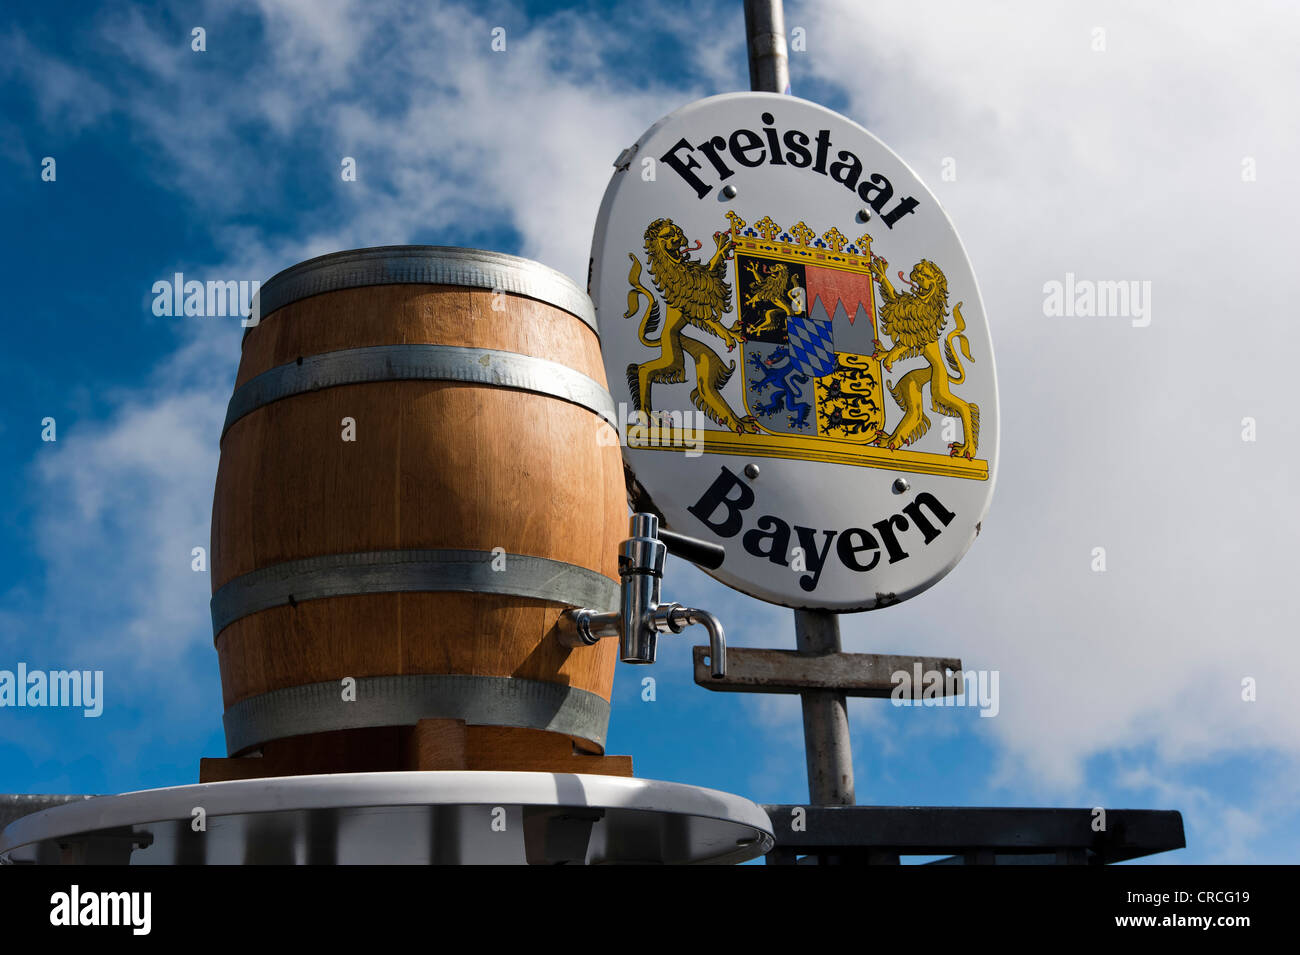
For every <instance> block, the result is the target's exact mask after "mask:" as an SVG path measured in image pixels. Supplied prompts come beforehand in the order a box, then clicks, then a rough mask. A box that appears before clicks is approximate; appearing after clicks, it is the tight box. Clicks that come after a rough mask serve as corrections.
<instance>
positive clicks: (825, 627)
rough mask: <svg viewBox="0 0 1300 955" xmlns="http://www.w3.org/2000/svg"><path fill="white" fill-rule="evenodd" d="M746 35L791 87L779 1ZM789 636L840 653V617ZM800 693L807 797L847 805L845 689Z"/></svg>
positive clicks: (757, 56)
mask: <svg viewBox="0 0 1300 955" xmlns="http://www.w3.org/2000/svg"><path fill="white" fill-rule="evenodd" d="M745 37H746V41H747V42H746V44H745V48H746V50H747V51H748V53H749V86H750V89H753V90H757V91H759V92H768V93H788V92H790V58H789V54H788V53H787V51H786V43H785V9H784V6H783V5H782V2H781V0H745ZM794 635H795V645H796V646H797V647H798V649H799V652H800V653H805V654H808V655H810V656H819V655H821V654H824V653H839V652H840V621H839V618H838V617H837V616H836V615H835V614H833V613H830V612H829V611H825V610H796V611H795V612H794ZM799 695H800V697H802V699H803V740H804V749H805V753H806V756H807V760H808V798H809V800H810V801H811V802H813V803H814V804H816V805H822V806H851V805H853V803H854V800H855V796H854V793H853V749H852V747H851V745H850V744H849V718H848V711H847V709H846V706H845V701H844V694H843V693H836V692H834V691H831V690H806V691H804V692H802V693H800V694H799Z"/></svg>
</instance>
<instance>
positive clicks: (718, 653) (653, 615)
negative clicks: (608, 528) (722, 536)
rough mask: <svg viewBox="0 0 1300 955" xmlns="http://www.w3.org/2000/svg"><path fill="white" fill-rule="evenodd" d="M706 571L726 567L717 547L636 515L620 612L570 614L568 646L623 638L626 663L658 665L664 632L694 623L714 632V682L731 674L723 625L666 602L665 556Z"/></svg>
mask: <svg viewBox="0 0 1300 955" xmlns="http://www.w3.org/2000/svg"><path fill="white" fill-rule="evenodd" d="M669 551H672V553H673V554H675V555H676V556H678V557H682V558H685V559H686V560H690V561H692V562H693V563H697V564H701V565H703V566H705V567H710V568H716V567H719V566H721V564H722V558H723V556H724V555H725V552H724V551H723V549H722V548H721V547H719V546H717V545H716V544H710V543H707V542H705V541H701V540H696V539H695V538H693V537H686V536H684V535H682V534H674V533H673V532H672V531H661V530H660V529H659V518H657V517H655V516H654V515H653V514H643V513H642V514H633V515H632V536H631V537H629V538H628V539H627V540H625V541H623V544H622V546H620V547H619V549H618V575H619V577H620V578H621V579H622V581H623V585H622V588H621V590H620V598H621V599H620V607H619V609H618V610H611V611H600V610H586V609H584V610H566V611H564V613H563V614H562V615H561V616H560V620H559V623H558V624H557V626H558V629H559V633H560V642H561V643H563V644H564V645H565V646H566V647H590V646H593V645H594V644H595V643H596V641H598V640H600V639H601V638H602V637H618V642H619V656H620V657H621V659H622V660H623V662H624V663H654V662H655V650H656V649H657V645H658V642H659V634H661V633H681V632H682V631H683V630H685V629H686V628H687V627H689V626H691V625H692V624H699V625H700V626H702V627H704V628H705V629H706V630H708V632H709V666H710V668H711V671H712V675H713V676H714V678H721V677H724V676H726V675H727V638H726V633H725V632H724V631H723V629H722V622H721V621H720V620H718V618H717V617H715V616H714V615H713V614H711V613H709V612H708V611H707V610H696V609H693V608H690V607H683V606H682V605H681V604H678V603H660V602H659V587H660V584H661V583H662V581H663V575H664V556H665V555H666V554H667V553H668V552H669Z"/></svg>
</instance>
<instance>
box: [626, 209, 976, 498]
mask: <svg viewBox="0 0 1300 955" xmlns="http://www.w3.org/2000/svg"><path fill="white" fill-rule="evenodd" d="M727 219H728V220H729V225H728V227H727V228H725V229H723V230H720V231H719V232H716V233H715V234H714V235H713V237H712V241H713V246H714V249H713V251H712V253H711V255H710V257H709V258H708V259H707V260H703V261H702V260H701V259H699V258H697V257H696V256H695V255H694V253H697V252H699V251H700V249H702V248H703V243H702V242H701V241H699V240H697V241H695V242H694V244H693V245H692V244H691V242H690V241H689V239H688V238H687V236H686V235H685V234H684V233H683V231H682V230H681V228H679V227H678V226H677V225H676V224H675V223H674V222H673V221H672V220H671V219H667V218H661V219H656V220H654V221H653V222H651V223H650V224H649V225H648V227H647V228H646V230H645V235H644V245H645V249H644V252H645V259H646V271H648V273H649V282H650V284H652V285H653V286H654V287H655V291H656V292H657V293H658V295H656V294H655V292H652V291H651V290H650V289H649V288H648V287H647V285H646V283H645V282H643V281H642V275H643V269H642V263H641V259H640V258H639V257H638V256H637V255H636V254H635V253H629V257H630V258H631V260H632V267H631V271H630V273H629V275H628V282H629V285H630V290H629V292H628V309H627V312H626V314H625V317H626V318H635V319H637V320H638V322H639V327H638V332H639V337H640V341H641V344H642V345H644V346H645V347H646V348H648V349H656V350H657V354H656V355H653V356H652V357H649V358H648V359H647V360H646V361H643V362H640V363H633V364H631V365H629V366H628V368H627V383H628V389H629V393H630V396H631V399H632V405H633V407H634V408H635V409H636V410H637V411H640V412H644V413H645V414H646V415H648V416H650V420H654V418H655V415H656V409H655V386H656V385H664V384H672V383H681V382H688V381H693V383H694V387H693V389H692V391H691V393H690V399H691V402H692V403H693V404H694V406H695V407H696V408H697V409H698V410H699V411H701V412H702V413H703V414H704V415H705V416H706V417H707V418H708V420H709V421H711V422H713V423H714V424H715V425H717V426H718V429H717V430H708V431H706V434H705V438H704V448H703V450H704V451H706V452H715V453H727V454H748V455H753V456H759V457H786V458H796V459H801V460H820V461H830V462H834V463H840V464H856V465H861V466H865V467H877V468H887V469H896V470H907V471H916V472H924V473H933V474H943V475H948V476H953V477H965V478H972V479H976V480H987V478H988V465H987V462H986V461H982V460H980V459H978V458H977V457H976V453H977V450H978V447H979V407H978V406H977V405H975V404H973V403H971V402H968V401H966V400H964V399H963V398H960V397H959V396H957V395H956V394H955V393H954V392H953V388H954V387H955V386H957V385H960V384H961V383H962V382H963V381H965V376H966V372H965V368H964V366H963V364H962V358H963V357H964V358H965V360H966V362H967V363H973V362H974V359H973V357H972V356H971V352H970V344H969V342H968V340H967V338H966V335H965V334H964V333H965V328H966V325H965V322H964V320H963V319H962V315H961V304H962V303H960V302H958V303H957V304H956V305H955V306H953V308H952V310H951V317H952V319H953V322H954V327H953V328H952V329H951V330H950V331H949V332H948V333H947V335H946V336H945V335H944V329H945V326H946V325H947V323H948V319H949V307H948V284H947V279H946V277H945V276H944V273H943V271H942V270H941V269H940V268H939V266H938V265H936V264H935V263H933V262H930V261H929V260H926V259H922V260H921V261H920V262H918V263H916V265H915V266H914V267H913V268H912V271H911V274H910V276H908V277H904V276H903V273H902V272H901V271H900V272H899V273H898V278H899V280H900V282H902V283H903V284H904V285H906V286H907V289H906V290H905V291H902V292H900V291H897V290H896V289H895V287H894V285H893V282H892V281H891V280H890V278H889V275H888V273H887V271H886V270H887V266H888V263H887V262H886V261H885V260H884V259H883V258H881V257H879V256H877V255H875V254H874V253H873V252H872V249H871V242H872V240H871V236H870V235H862V236H860V237H859V238H858V239H856V240H855V241H853V242H850V241H849V240H848V239H847V238H846V237H845V236H844V235H843V233H841V232H840V231H839V230H838V229H836V228H834V227H832V228H831V229H830V230H829V231H827V232H826V233H824V234H823V235H821V236H820V237H819V236H818V235H817V233H816V232H814V231H813V230H812V229H811V228H809V227H808V226H807V225H806V224H805V223H804V222H798V223H796V224H795V225H793V226H791V227H790V228H789V229H784V230H783V229H782V228H781V227H780V226H779V225H777V223H776V222H774V221H773V220H772V219H771V217H769V216H764V217H763V218H762V219H760V220H759V221H758V222H756V223H754V224H753V225H749V224H748V223H746V222H745V221H744V220H743V219H741V218H740V217H739V216H738V215H736V214H735V213H734V212H729V213H728V214H727ZM877 301H879V306H877ZM727 315H730V316H731V320H730V321H727V320H726V319H725V318H724V316H727ZM692 332H695V333H696V334H692ZM709 339H716V341H715V342H713V341H710V340H709ZM885 341H887V342H888V344H885V343H884V342H885ZM715 345H716V346H718V347H717V348H715ZM718 348H723V349H725V352H726V357H723V354H721V353H720V352H719V350H718ZM737 348H739V352H737V351H736V350H737ZM918 360H919V361H918ZM895 366H899V367H897V368H896V367H895ZM733 379H736V380H735V381H733ZM927 390H928V392H929V394H928V398H927V395H926V392H927ZM886 392H888V396H886ZM927 401H928V404H929V407H930V408H931V409H932V410H933V411H935V412H938V413H939V414H940V415H942V416H944V418H945V434H944V435H943V437H944V439H945V440H946V453H944V451H943V450H931V451H922V450H919V449H917V450H913V449H912V446H913V445H915V444H916V443H917V442H919V441H921V439H922V438H924V437H925V435H926V433H927V432H928V431H929V430H930V428H931V425H932V422H931V420H930V417H929V416H928V415H927V414H926V404H927ZM949 433H951V439H950V440H949V437H950V435H949ZM672 443H673V442H672V441H671V440H669V441H666V442H663V445H664V446H670V445H671V444H672ZM930 443H931V445H933V442H932V441H931V442H930ZM942 447H943V445H940V448H942Z"/></svg>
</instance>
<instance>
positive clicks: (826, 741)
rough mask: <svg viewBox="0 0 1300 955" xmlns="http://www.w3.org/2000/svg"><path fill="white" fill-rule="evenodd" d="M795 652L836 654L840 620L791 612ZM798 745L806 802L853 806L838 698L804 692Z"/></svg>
mask: <svg viewBox="0 0 1300 955" xmlns="http://www.w3.org/2000/svg"><path fill="white" fill-rule="evenodd" d="M794 639H795V646H796V647H797V648H798V650H799V652H800V653H806V654H809V655H812V656H816V655H820V654H823V653H839V652H840V618H839V617H838V616H837V615H835V614H833V613H831V612H830V611H828V610H796V611H795V612H794ZM799 695H800V696H801V697H802V698H803V745H804V754H805V756H806V758H807V762H808V801H809V802H810V803H812V804H813V805H816V806H852V805H853V803H854V801H855V798H856V797H855V795H854V792H853V748H852V746H851V745H850V743H849V715H848V710H847V708H846V706H845V699H844V694H843V693H835V692H833V691H831V690H805V691H804V692H803V693H801V694H799Z"/></svg>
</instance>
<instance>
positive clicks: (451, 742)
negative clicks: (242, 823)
mask: <svg viewBox="0 0 1300 955" xmlns="http://www.w3.org/2000/svg"><path fill="white" fill-rule="evenodd" d="M464 769H472V770H496V771H501V772H507V771H509V772H534V773H594V774H597V775H602V776H631V775H632V757H631V756H602V755H599V754H592V753H587V752H583V751H582V750H581V749H579V748H578V747H576V746H575V745H574V743H573V741H572V740H570V739H569V738H568V737H567V736H564V735H562V734H560V733H550V732H547V731H546V730H529V729H519V728H516V727H502V726H466V725H465V723H464V722H463V721H461V720H421V721H420V722H419V723H417V724H416V725H415V726H389V727H379V728H374V729H364V730H340V731H338V732H333V733H315V734H311V735H308V736H295V737H292V738H289V739H283V740H274V741H272V742H270V743H267V744H266V746H265V748H264V751H263V754H262V755H261V756H243V757H235V758H222V759H202V760H200V761H199V782H202V783H219V782H227V781H229V780H232V779H263V778H267V777H271V776H302V775H316V774H319V773H342V772H397V771H402V770H464Z"/></svg>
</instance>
